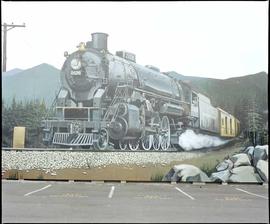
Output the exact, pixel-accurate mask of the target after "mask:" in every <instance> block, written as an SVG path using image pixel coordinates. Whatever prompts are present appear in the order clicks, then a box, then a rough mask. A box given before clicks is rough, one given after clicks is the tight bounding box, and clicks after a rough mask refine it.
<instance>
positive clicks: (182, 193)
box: [175, 187, 195, 200]
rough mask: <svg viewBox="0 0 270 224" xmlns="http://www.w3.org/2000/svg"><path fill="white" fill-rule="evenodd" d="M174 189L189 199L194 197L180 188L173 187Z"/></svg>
mask: <svg viewBox="0 0 270 224" xmlns="http://www.w3.org/2000/svg"><path fill="white" fill-rule="evenodd" d="M175 189H176V190H178V191H180V192H181V193H182V194H184V195H186V196H187V197H189V198H190V199H191V200H195V198H193V197H192V196H190V195H189V194H187V193H186V192H184V191H182V190H181V189H180V188H178V187H175Z"/></svg>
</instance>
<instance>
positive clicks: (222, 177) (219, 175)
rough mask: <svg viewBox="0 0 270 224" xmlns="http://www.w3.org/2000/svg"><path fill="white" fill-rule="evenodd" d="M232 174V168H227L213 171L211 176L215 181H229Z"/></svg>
mask: <svg viewBox="0 0 270 224" xmlns="http://www.w3.org/2000/svg"><path fill="white" fill-rule="evenodd" d="M230 175H231V173H230V170H229V169H227V170H223V171H220V172H216V173H212V174H211V176H210V180H212V181H214V182H228V180H229V177H230Z"/></svg>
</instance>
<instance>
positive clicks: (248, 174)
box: [162, 145, 268, 183]
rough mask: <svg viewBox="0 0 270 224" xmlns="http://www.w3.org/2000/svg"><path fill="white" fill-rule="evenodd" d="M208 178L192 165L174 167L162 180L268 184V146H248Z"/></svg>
mask: <svg viewBox="0 0 270 224" xmlns="http://www.w3.org/2000/svg"><path fill="white" fill-rule="evenodd" d="M216 170H217V172H214V173H212V174H211V176H210V178H209V177H208V176H207V175H206V174H205V173H204V172H203V171H201V170H200V169H199V168H197V167H196V166H192V165H187V164H181V165H175V166H174V167H173V168H172V169H171V170H170V171H169V172H168V173H167V174H166V175H165V176H164V177H163V179H162V181H173V182H179V181H181V182H233V183H243V182H245V183H262V182H268V145H264V146H256V147H253V146H250V147H247V148H244V149H243V150H241V151H240V152H239V153H237V154H234V155H233V156H231V157H228V158H227V159H225V160H224V161H223V162H221V163H219V164H218V165H217V166H216Z"/></svg>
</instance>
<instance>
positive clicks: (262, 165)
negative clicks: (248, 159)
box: [256, 160, 268, 182]
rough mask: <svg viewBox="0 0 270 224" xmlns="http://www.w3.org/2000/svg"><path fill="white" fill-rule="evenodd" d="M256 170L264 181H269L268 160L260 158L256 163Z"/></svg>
mask: <svg viewBox="0 0 270 224" xmlns="http://www.w3.org/2000/svg"><path fill="white" fill-rule="evenodd" d="M256 170H257V172H258V174H259V175H260V177H261V178H262V180H263V181H264V182H268V162H267V161H264V160H259V161H258V162H257V165H256Z"/></svg>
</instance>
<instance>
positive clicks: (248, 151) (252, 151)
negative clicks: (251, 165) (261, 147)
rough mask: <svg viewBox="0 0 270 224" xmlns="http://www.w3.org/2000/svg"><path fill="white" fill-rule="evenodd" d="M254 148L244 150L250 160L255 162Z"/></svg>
mask: <svg viewBox="0 0 270 224" xmlns="http://www.w3.org/2000/svg"><path fill="white" fill-rule="evenodd" d="M254 149H255V148H254V146H249V147H247V148H246V149H245V150H244V153H246V154H247V155H248V157H249V160H250V161H251V162H252V161H253V153H254Z"/></svg>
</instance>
